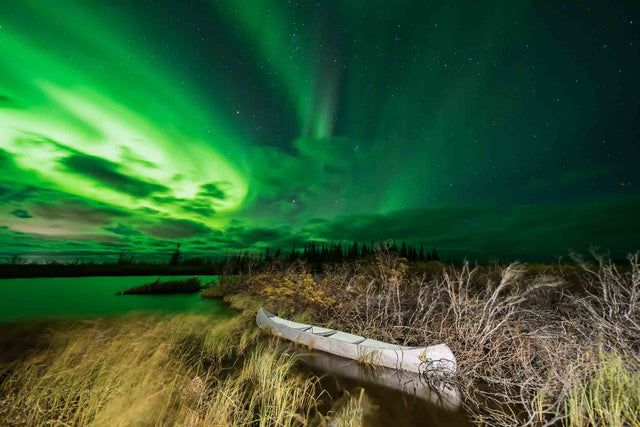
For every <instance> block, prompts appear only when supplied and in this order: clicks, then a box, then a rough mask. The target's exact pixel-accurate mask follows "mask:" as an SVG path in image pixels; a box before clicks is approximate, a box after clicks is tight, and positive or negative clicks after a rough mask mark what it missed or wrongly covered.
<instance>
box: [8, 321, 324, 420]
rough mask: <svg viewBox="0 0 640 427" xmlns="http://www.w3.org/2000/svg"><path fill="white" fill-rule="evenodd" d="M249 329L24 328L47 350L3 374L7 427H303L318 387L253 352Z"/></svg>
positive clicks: (243, 324) (25, 356) (210, 325)
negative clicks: (36, 337) (156, 426)
mask: <svg viewBox="0 0 640 427" xmlns="http://www.w3.org/2000/svg"><path fill="white" fill-rule="evenodd" d="M252 323H253V319H252V317H251V316H249V315H239V316H236V317H234V318H232V319H229V320H223V321H220V320H214V319H212V318H211V317H208V316H199V315H181V316H174V317H158V316H144V317H128V318H124V319H98V320H95V321H91V322H88V321H87V322H76V323H60V324H50V325H48V326H47V327H46V328H45V329H42V328H35V329H30V327H29V326H24V327H23V328H24V329H22V330H21V331H20V334H23V333H31V334H32V336H33V335H34V334H36V333H39V334H44V335H43V336H42V340H43V341H45V344H44V345H42V346H40V347H39V348H33V349H32V350H30V351H23V352H21V353H20V355H19V356H18V357H15V358H13V360H10V361H7V360H5V361H4V362H3V363H2V364H1V365H0V379H1V380H2V382H1V383H0V396H1V397H0V425H29V426H35V425H58V426H67V425H97V426H130V425H131V426H132V425H168V426H169V425H171V426H173V425H188V426H198V425H203V426H204V425H207V426H210V425H219V426H238V425H264V426H272V425H273V426H275V425H277V426H293V425H302V424H304V423H305V420H306V419H307V418H308V417H310V416H311V415H312V413H313V411H314V408H315V399H316V398H315V397H314V393H315V384H316V380H315V379H314V378H312V377H304V376H300V375H299V374H296V373H295V372H294V370H293V362H294V360H293V357H292V356H289V355H287V354H281V353H280V352H279V351H277V350H276V347H275V346H274V345H273V344H272V343H271V342H269V341H266V342H261V343H256V340H255V338H256V336H257V333H256V331H255V328H253V327H252ZM15 338H16V339H19V336H18V335H16V337H15ZM8 344H10V343H8V342H7V341H4V342H3V345H8ZM5 354H6V353H5ZM234 365H235V366H234Z"/></svg>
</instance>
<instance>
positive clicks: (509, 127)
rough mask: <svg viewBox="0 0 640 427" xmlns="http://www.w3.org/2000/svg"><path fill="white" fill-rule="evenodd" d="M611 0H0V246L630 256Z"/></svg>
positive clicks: (634, 181) (629, 10)
mask: <svg viewBox="0 0 640 427" xmlns="http://www.w3.org/2000/svg"><path fill="white" fill-rule="evenodd" d="M610 3H611V4H605V3H603V2H585V3H584V4H580V5H578V4H573V5H572V4H571V3H570V4H568V5H565V4H560V3H559V2H555V1H541V2H537V1H536V2H533V1H531V2H529V1H524V0H522V1H498V2H472V1H470V2H466V1H456V2H434V3H429V2H424V1H401V2H396V1H393V2H392V1H363V0H351V1H342V0H333V1H320V2H304V1H301V2H295V1H279V0H277V1H276V0H219V1H214V0H203V1H194V2H176V1H155V2H148V1H134V2H125V1H121V0H116V1H97V0H96V1H71V0H60V1H57V2H50V1H44V0H42V1H40V0H5V1H2V2H0V52H2V56H1V57H0V168H1V171H2V174H1V176H0V199H1V200H2V205H1V206H0V242H1V243H0V244H1V248H0V256H3V257H9V256H11V255H14V254H18V255H21V256H25V257H31V258H35V259H47V258H54V257H65V258H87V259H99V260H112V259H114V258H115V257H116V256H117V254H118V253H119V252H121V251H127V252H133V253H136V254H138V255H139V258H144V257H150V258H153V257H159V256H165V254H166V253H167V251H170V250H171V249H172V247H173V246H174V245H175V244H176V243H177V242H181V243H182V244H183V248H184V250H185V251H186V253H187V255H215V254H221V253H223V252H233V251H238V250H245V249H248V250H259V249H263V248H265V247H267V246H270V247H272V248H274V247H283V248H286V249H288V248H289V247H291V245H293V244H297V245H301V244H302V243H303V242H305V241H307V240H317V241H332V240H333V241H338V240H342V241H352V240H357V241H361V242H363V241H364V242H369V241H372V240H373V241H379V240H383V239H396V240H405V241H408V242H414V243H424V244H425V245H427V246H437V247H438V250H439V252H440V253H441V254H442V255H443V256H444V257H445V258H447V259H460V258H462V257H468V258H471V259H483V260H484V259H488V258H491V257H499V258H501V259H504V260H506V259H514V258H518V259H521V260H552V259H554V258H555V257H557V256H561V255H566V254H568V253H569V251H571V250H574V251H579V252H583V253H584V252H585V251H587V250H589V248H592V247H598V248H601V249H603V250H609V251H610V252H611V254H612V255H613V256H616V257H620V256H624V255H625V254H626V253H627V252H629V251H632V250H637V249H640V221H639V220H638V218H640V168H639V167H638V165H639V159H640V125H639V124H640V114H639V113H640V106H639V105H640V104H639V102H638V95H639V94H640V83H639V80H638V78H637V76H638V75H640V55H639V50H638V49H639V47H640V37H639V31H638V24H640V14H639V13H638V12H639V11H640V7H639V5H638V3H637V2H632V1H629V2H610ZM298 247H300V246H298Z"/></svg>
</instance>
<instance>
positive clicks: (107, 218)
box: [30, 200, 129, 225]
mask: <svg viewBox="0 0 640 427" xmlns="http://www.w3.org/2000/svg"><path fill="white" fill-rule="evenodd" d="M30 210H31V212H32V214H33V216H34V217H36V218H38V219H47V220H54V221H55V220H61V221H68V222H73V223H81V224H89V225H108V224H110V223H111V221H112V219H113V218H119V217H125V216H128V215H129V214H128V213H126V212H124V211H121V210H118V209H115V208H111V207H107V206H103V205H101V206H90V205H87V204H85V203H83V202H80V201H77V200H72V201H60V202H56V203H34V204H32V205H31V207H30Z"/></svg>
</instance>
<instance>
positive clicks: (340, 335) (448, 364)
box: [256, 308, 457, 374]
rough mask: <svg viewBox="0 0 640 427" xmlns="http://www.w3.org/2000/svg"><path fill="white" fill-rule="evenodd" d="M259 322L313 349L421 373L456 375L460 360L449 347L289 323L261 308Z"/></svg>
mask: <svg viewBox="0 0 640 427" xmlns="http://www.w3.org/2000/svg"><path fill="white" fill-rule="evenodd" d="M256 323H257V324H258V326H259V327H260V328H262V329H269V330H271V331H272V332H273V333H274V334H276V335H278V336H280V337H283V338H286V339H288V340H290V341H293V342H295V343H299V344H303V345H305V346H307V347H309V348H310V349H315V350H321V351H324V352H327V353H330V354H335V355H338V356H342V357H346V358H348V359H353V360H359V361H364V362H366V363H371V364H373V365H380V366H386V367H387V368H391V369H399V370H404V371H408V372H415V373H418V374H424V373H438V374H454V373H455V371H456V369H457V363H456V358H455V357H454V355H453V352H452V351H451V349H450V348H449V347H447V346H446V345H445V344H438V345H433V346H429V347H407V346H403V345H397V344H389V343H385V342H382V341H376V340H372V339H369V338H364V337H361V336H358V335H353V334H348V333H346V332H340V331H334V330H333V329H327V328H321V327H318V326H312V325H305V324H304V323H297V322H292V321H290V320H285V319H282V318H280V317H277V316H276V315H274V314H272V313H270V312H268V311H267V310H265V309H263V308H261V309H260V310H259V311H258V314H257V316H256Z"/></svg>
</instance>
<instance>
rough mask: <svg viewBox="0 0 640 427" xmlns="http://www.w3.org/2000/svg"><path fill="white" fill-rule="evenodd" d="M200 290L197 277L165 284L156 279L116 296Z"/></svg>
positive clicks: (200, 286) (170, 281)
mask: <svg viewBox="0 0 640 427" xmlns="http://www.w3.org/2000/svg"><path fill="white" fill-rule="evenodd" d="M202 288H203V286H202V282H201V280H200V279H199V278H198V277H192V278H190V279H186V280H169V281H166V282H161V281H160V280H159V279H156V280H155V281H154V282H151V283H147V284H145V285H141V286H135V287H133V288H129V289H127V290H126V291H122V292H118V293H117V295H157V294H191V293H195V292H200V290H201V289H202Z"/></svg>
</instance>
